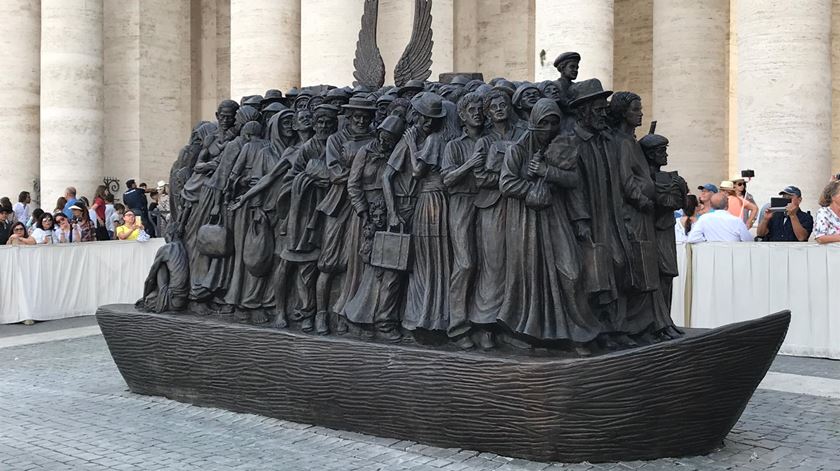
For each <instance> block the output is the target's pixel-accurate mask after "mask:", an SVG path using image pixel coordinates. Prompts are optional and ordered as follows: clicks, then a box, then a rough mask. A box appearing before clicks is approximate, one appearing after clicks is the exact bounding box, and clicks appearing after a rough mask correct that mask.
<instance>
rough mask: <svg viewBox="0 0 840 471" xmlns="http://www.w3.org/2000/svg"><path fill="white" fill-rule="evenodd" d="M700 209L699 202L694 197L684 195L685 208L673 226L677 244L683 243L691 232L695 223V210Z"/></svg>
mask: <svg viewBox="0 0 840 471" xmlns="http://www.w3.org/2000/svg"><path fill="white" fill-rule="evenodd" d="M699 208H700V202H699V201H698V200H697V197H696V196H694V195H686V197H685V208H683V214H682V216H680V218H679V219H677V221H676V224H674V232H676V239H677V242H678V243H684V242H685V241H686V239H687V238H688V234H689V233H690V232H691V227H692V226H693V225H694V223H696V222H697V216H696V213H697V210H698V209H699Z"/></svg>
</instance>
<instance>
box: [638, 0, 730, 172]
mask: <svg viewBox="0 0 840 471" xmlns="http://www.w3.org/2000/svg"><path fill="white" fill-rule="evenodd" d="M728 33H729V0H706V1H703V2H697V1H694V0H656V1H655V2H654V6H653V103H652V105H653V106H651V103H643V104H644V105H645V114H646V115H648V116H647V117H648V118H649V119H653V120H657V121H658V125H657V133H659V134H662V135H663V136H666V137H667V138H668V139H669V140H670V141H671V143H670V146H669V152H668V153H669V155H670V159H669V162H670V163H669V167H670V168H672V169H677V170H679V172H680V175H682V176H683V178H685V179H686V180H687V181H688V182H689V184H690V185H691V187H697V186H698V185H700V184H703V183H706V182H711V183H714V184H715V185H717V184H718V183H720V181H721V180H726V179H728V177H729V175H727V161H726V150H727V149H726V145H727V143H726V125H727V123H726V107H727V99H728V98H727V81H728V75H727V70H726V52H727V44H726V41H727V35H728ZM642 132H643V133H644V132H647V129H645V130H643V131H642Z"/></svg>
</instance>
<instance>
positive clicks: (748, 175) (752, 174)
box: [741, 170, 755, 178]
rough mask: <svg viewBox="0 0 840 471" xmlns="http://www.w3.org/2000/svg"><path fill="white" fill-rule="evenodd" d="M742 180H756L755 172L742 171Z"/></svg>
mask: <svg viewBox="0 0 840 471" xmlns="http://www.w3.org/2000/svg"><path fill="white" fill-rule="evenodd" d="M741 178H755V170H741Z"/></svg>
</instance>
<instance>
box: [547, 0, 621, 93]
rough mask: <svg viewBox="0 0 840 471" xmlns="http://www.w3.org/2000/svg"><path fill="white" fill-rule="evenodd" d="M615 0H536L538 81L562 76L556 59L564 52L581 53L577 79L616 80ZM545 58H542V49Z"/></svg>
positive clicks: (608, 83)
mask: <svg viewBox="0 0 840 471" xmlns="http://www.w3.org/2000/svg"><path fill="white" fill-rule="evenodd" d="M613 21H614V5H613V0H536V12H535V22H536V31H535V44H534V53H533V54H534V57H535V58H536V67H535V73H536V80H537V81H541V80H550V79H556V78H557V77H559V73H558V72H557V69H555V68H554V59H555V58H556V57H557V56H558V55H560V54H561V53H563V52H567V51H577V52H579V53H580V55H581V62H580V75H578V80H585V79H589V78H593V77H596V78H598V79H600V80H601V83H602V84H603V86H604V88H605V89H611V87H612V83H613ZM543 50H544V51H545V60H544V61H542V62H541V61H540V53H541V51H543Z"/></svg>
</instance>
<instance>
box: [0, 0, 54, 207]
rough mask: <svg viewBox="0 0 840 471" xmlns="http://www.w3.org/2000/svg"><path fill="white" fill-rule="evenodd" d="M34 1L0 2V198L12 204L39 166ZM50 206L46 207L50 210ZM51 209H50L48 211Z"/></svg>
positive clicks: (38, 64)
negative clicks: (1, 32)
mask: <svg viewBox="0 0 840 471" xmlns="http://www.w3.org/2000/svg"><path fill="white" fill-rule="evenodd" d="M40 3H41V2H39V1H37V0H8V1H5V2H2V3H0V24H2V31H3V36H2V38H0V67H2V69H3V75H2V76H0V109H2V112H3V117H4V118H3V120H2V121H0V140H2V142H3V145H2V146H0V175H2V176H3V180H2V183H0V194H2V195H3V196H8V197H9V198H10V199H11V200H12V203H14V202H16V201H17V196H18V194H19V193H20V192H21V191H29V192H31V193H32V202H33V203H35V204H37V200H38V195H37V194H36V193H35V192H34V191H35V185H34V182H35V181H36V180H37V178H38V173H39V168H38V167H39V165H38V156H39V151H40V148H39V145H40V144H39V137H38V127H39V125H40V123H39V120H40V118H39V93H40V89H41V84H40V69H41V56H40V54H41V50H40V44H41V8H40ZM52 204H53V203H52V202H51V203H49V205H52ZM50 209H52V208H50Z"/></svg>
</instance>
